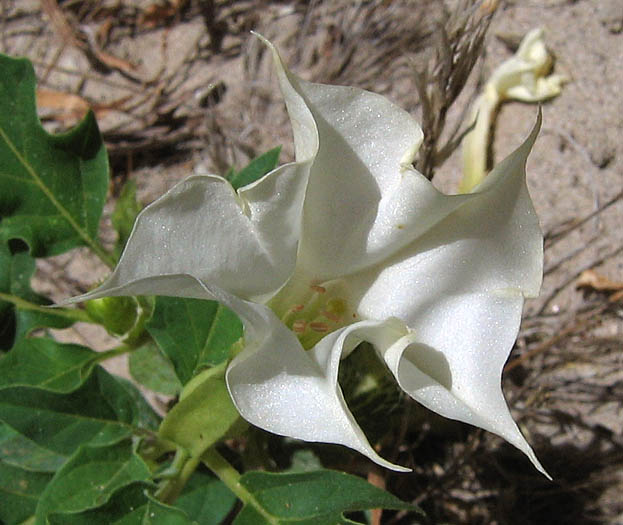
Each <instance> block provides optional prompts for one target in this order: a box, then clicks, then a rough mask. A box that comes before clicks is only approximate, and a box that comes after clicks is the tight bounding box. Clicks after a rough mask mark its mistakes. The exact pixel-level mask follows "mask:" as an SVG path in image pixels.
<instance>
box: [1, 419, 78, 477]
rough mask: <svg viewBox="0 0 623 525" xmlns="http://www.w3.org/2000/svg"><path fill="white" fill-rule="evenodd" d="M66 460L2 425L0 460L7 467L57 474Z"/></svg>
mask: <svg viewBox="0 0 623 525" xmlns="http://www.w3.org/2000/svg"><path fill="white" fill-rule="evenodd" d="M65 459H66V458H65V456H62V455H60V454H57V453H56V452H52V451H51V450H48V449H46V448H43V447H40V446H39V445H37V444H36V443H35V442H33V441H31V440H30V439H28V438H26V437H24V436H23V435H22V434H20V433H19V432H17V431H16V430H14V429H12V428H11V427H10V426H9V425H6V424H4V423H0V460H2V461H4V462H5V463H6V464H7V465H12V466H14V467H18V468H21V469H24V470H31V471H33V472H56V471H57V470H58V469H59V467H60V466H61V465H62V464H63V463H64V462H65Z"/></svg>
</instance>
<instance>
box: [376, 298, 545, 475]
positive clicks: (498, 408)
mask: <svg viewBox="0 0 623 525" xmlns="http://www.w3.org/2000/svg"><path fill="white" fill-rule="evenodd" d="M522 304H523V298H522V297H521V296H520V295H519V294H516V295H514V296H513V295H503V294H500V295H494V294H465V295H461V296H454V297H448V298H446V299H445V300H441V301H437V302H436V303H434V304H432V305H430V307H429V308H428V309H427V311H425V312H422V314H421V315H420V316H419V317H418V319H417V320H416V321H414V322H412V323H411V326H410V328H411V329H412V330H413V334H414V336H415V337H414V338H415V340H416V341H417V342H416V343H414V344H412V345H411V346H409V347H408V348H407V349H406V351H404V348H400V347H399V346H397V345H395V346H394V347H392V348H390V349H389V351H387V352H386V353H385V356H384V357H385V360H386V362H387V365H388V366H389V368H390V369H391V370H392V372H393V373H394V375H395V376H396V379H397V381H398V383H399V384H400V386H401V388H402V389H403V390H405V392H407V393H408V394H409V395H410V396H411V397H413V398H414V399H415V400H417V401H419V402H420V403H422V404H423V405H424V406H426V407H427V408H429V409H431V410H433V411H435V412H437V413H438V414H441V415H442V416H445V417H448V418H451V419H457V420H459V421H464V422H466V423H470V424H472V425H475V426H478V427H480V428H484V429H485V430H488V431H490V432H494V433H496V434H498V435H499V436H501V437H503V438H504V439H506V440H507V441H508V442H509V443H511V444H513V445H515V446H516V447H517V448H518V449H519V450H521V451H522V452H524V453H525V454H526V455H527V456H528V458H530V460H531V461H532V463H533V464H534V466H535V467H536V468H537V469H538V470H539V471H540V472H542V473H543V474H545V475H546V476H547V473H546V472H545V470H544V469H543V467H542V466H541V464H540V463H539V461H538V459H537V458H536V456H535V455H534V452H533V451H532V449H531V448H530V445H528V443H527V441H526V440H525V439H524V437H523V436H522V435H521V432H520V431H519V429H518V428H517V425H516V424H515V422H514V421H513V418H512V416H511V414H510V412H509V410H508V407H507V405H506V401H505V400H504V396H503V394H502V389H501V386H500V383H501V375H502V369H503V367H504V363H505V362H506V359H507V358H508V354H509V352H510V350H511V348H512V346H513V343H514V341H515V338H516V336H517V331H518V329H519V323H520V320H521V308H522Z"/></svg>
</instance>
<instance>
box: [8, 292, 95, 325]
mask: <svg viewBox="0 0 623 525" xmlns="http://www.w3.org/2000/svg"><path fill="white" fill-rule="evenodd" d="M0 301H6V302H7V303H11V304H14V305H15V306H17V307H18V308H20V309H22V310H30V311H34V312H40V313H43V314H47V315H54V316H56V317H64V318H65V319H70V320H72V321H82V322H84V323H93V320H92V319H91V318H90V317H89V314H87V313H86V312H85V311H84V310H77V309H73V308H72V309H69V308H50V307H48V306H42V305H40V304H36V303H31V302H30V301H27V300H26V299H22V298H21V297H17V296H16V295H12V294H7V293H0Z"/></svg>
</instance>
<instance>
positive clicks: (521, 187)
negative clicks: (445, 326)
mask: <svg viewBox="0 0 623 525" xmlns="http://www.w3.org/2000/svg"><path fill="white" fill-rule="evenodd" d="M537 126H538V123H537ZM536 132H537V127H535V129H534V130H533V132H532V134H531V135H530V137H529V138H528V139H527V140H526V142H524V144H523V145H522V146H521V147H520V148H519V149H517V150H516V151H515V152H514V153H512V154H511V155H510V156H509V157H508V158H506V159H505V160H504V161H503V162H502V163H500V164H499V165H498V166H497V167H496V168H495V169H494V170H493V171H492V172H491V173H490V174H489V176H488V177H487V178H485V179H484V181H483V182H482V183H481V184H480V185H479V186H478V187H477V188H476V190H475V191H476V193H473V194H470V195H466V196H456V197H458V198H459V199H463V198H464V197H467V198H466V199H465V200H464V201H463V205H462V206H461V207H459V208H458V209H456V210H455V211H454V212H452V213H451V214H450V215H448V217H446V218H445V219H444V220H443V221H441V222H439V223H438V224H436V225H435V226H434V227H433V228H431V229H430V230H429V231H428V232H427V233H426V234H425V235H423V236H422V237H421V238H420V239H418V240H417V241H416V242H414V243H412V244H411V245H410V246H409V247H407V248H406V249H404V250H402V251H401V252H400V253H398V254H397V255H396V256H394V257H393V258H391V259H389V260H387V261H384V262H383V265H382V266H381V265H379V267H378V268H374V269H371V270H369V271H366V272H361V273H360V274H358V275H356V276H353V277H351V278H350V279H349V280H350V281H351V285H350V289H351V290H354V291H359V293H360V300H359V313H360V314H361V315H362V316H363V317H364V318H371V319H386V318H388V317H391V316H395V317H398V318H399V319H402V320H403V321H405V322H407V323H409V322H410V321H411V320H414V319H417V317H418V315H420V313H422V312H425V311H426V310H427V309H428V307H429V305H430V304H431V303H434V302H435V301H437V300H440V299H443V298H444V297H447V296H449V295H458V294H463V293H469V292H487V291H489V292H495V291H499V290H508V289H510V290H517V291H519V292H520V293H522V294H523V295H524V296H535V295H537V294H538V291H539V288H540V285H541V279H542V269H543V236H542V233H541V230H540V227H539V223H538V219H537V216H536V213H535V211H534V208H533V206H532V202H531V200H530V195H529V194H528V190H527V187H526V183H525V161H526V157H527V155H528V152H529V151H530V147H531V145H532V143H533V141H534V138H535V134H536Z"/></svg>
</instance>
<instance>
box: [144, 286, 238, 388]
mask: <svg viewBox="0 0 623 525" xmlns="http://www.w3.org/2000/svg"><path fill="white" fill-rule="evenodd" d="M146 328H147V331H148V332H149V334H150V335H151V336H152V337H153V338H154V340H155V341H156V343H157V344H158V346H159V347H160V349H161V350H162V351H163V352H164V353H165V355H167V356H168V357H169V359H170V360H171V362H172V363H173V367H174V368H175V373H176V374H177V377H178V378H179V380H180V381H181V383H182V384H183V385H184V384H186V383H187V382H188V381H189V380H190V379H191V378H192V377H193V376H194V375H195V374H196V373H197V372H198V371H199V370H200V369H202V368H205V367H206V366H212V365H216V364H218V363H221V362H223V361H224V360H225V359H227V357H228V355H229V349H230V347H231V345H232V344H233V343H235V342H236V341H237V340H238V339H239V338H240V337H242V323H241V322H240V320H239V319H238V318H237V317H236V315H235V314H234V313H233V312H232V311H231V310H228V309H227V308H225V307H224V306H221V305H219V304H218V303H216V302H214V301H202V300H199V299H182V298H177V297H157V298H156V306H155V309H154V313H153V315H152V317H151V319H150V320H149V322H148V323H147V325H146Z"/></svg>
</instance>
